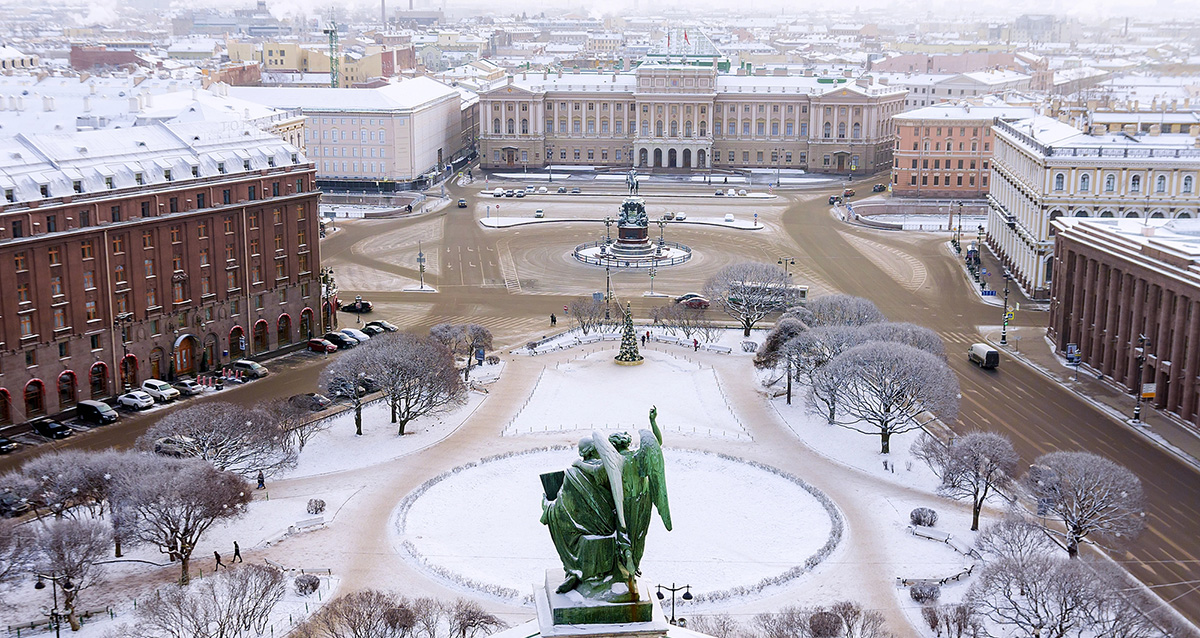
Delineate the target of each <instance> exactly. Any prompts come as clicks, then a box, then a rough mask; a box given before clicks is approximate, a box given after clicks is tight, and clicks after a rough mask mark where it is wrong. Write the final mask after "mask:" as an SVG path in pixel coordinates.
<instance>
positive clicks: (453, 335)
mask: <svg viewBox="0 0 1200 638" xmlns="http://www.w3.org/2000/svg"><path fill="white" fill-rule="evenodd" d="M429 336H430V337H433V338H434V339H436V340H437V342H438V343H440V344H442V346H444V347H445V348H446V349H447V350H449V351H450V352H458V351H459V350H462V344H463V340H464V339H466V336H467V335H466V333H465V332H464V331H463V324H453V323H439V324H437V325H435V326H433V327H432V328H430V329H429Z"/></svg>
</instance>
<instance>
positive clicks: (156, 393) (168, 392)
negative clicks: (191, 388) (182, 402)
mask: <svg viewBox="0 0 1200 638" xmlns="http://www.w3.org/2000/svg"><path fill="white" fill-rule="evenodd" d="M142 392H145V393H146V394H149V395H150V396H152V397H154V400H155V401H160V402H162V403H167V402H168V401H174V400H175V399H178V398H179V390H176V389H175V388H172V387H171V384H170V383H167V382H166V381H159V380H158V379H146V380H145V381H143V382H142Z"/></svg>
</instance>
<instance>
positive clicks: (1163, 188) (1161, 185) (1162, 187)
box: [1154, 175, 1167, 193]
mask: <svg viewBox="0 0 1200 638" xmlns="http://www.w3.org/2000/svg"><path fill="white" fill-rule="evenodd" d="M1154 192H1156V193H1165V192H1167V176H1166V175H1159V176H1158V177H1156V178H1154Z"/></svg>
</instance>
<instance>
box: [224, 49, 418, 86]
mask: <svg viewBox="0 0 1200 638" xmlns="http://www.w3.org/2000/svg"><path fill="white" fill-rule="evenodd" d="M226 49H227V50H228V51H229V60H230V61H231V62H258V63H259V64H262V67H263V72H265V73H271V72H278V73H329V48H328V46H327V45H320V44H296V43H292V42H263V43H255V42H238V41H236V40H229V41H228V42H226ZM415 66H416V62H415V57H414V56H413V54H412V48H411V47H393V46H387V45H371V46H368V47H367V48H366V53H365V54H361V55H360V54H356V53H345V52H343V53H342V56H341V60H340V64H339V73H340V79H341V85H342V86H349V85H351V84H353V83H355V82H365V81H366V80H369V79H371V78H379V77H385V78H386V77H393V76H395V75H397V73H398V72H399V71H401V70H403V69H411V68H413V67H415Z"/></svg>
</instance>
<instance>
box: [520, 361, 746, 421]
mask: <svg viewBox="0 0 1200 638" xmlns="http://www.w3.org/2000/svg"><path fill="white" fill-rule="evenodd" d="M611 345H614V347H613V348H606V349H603V350H600V351H598V352H592V353H590V354H588V353H581V355H580V357H579V358H576V359H575V360H572V361H569V362H565V363H558V364H555V365H554V366H553V367H547V368H546V369H545V370H544V371H542V373H541V376H540V377H539V378H538V381H537V384H536V385H535V386H534V389H533V392H532V394H531V395H530V397H529V399H528V400H527V401H526V404H525V406H524V407H523V408H522V409H521V411H520V412H519V413H518V414H517V415H516V416H515V417H514V418H513V420H512V421H511V422H510V423H509V424H508V426H507V427H505V428H504V434H505V435H507V436H515V435H519V434H531V433H540V432H563V431H569V430H578V431H580V432H583V433H586V432H591V431H592V430H616V429H622V430H624V429H631V428H642V427H649V421H648V418H647V414H648V413H649V411H650V406H652V405H656V406H658V413H659V421H658V424H659V427H661V428H662V429H663V431H664V433H665V434H666V436H667V437H668V439H669V438H670V435H671V434H688V435H700V436H710V437H717V438H724V439H733V440H735V441H749V440H750V434H749V433H748V432H747V431H746V429H745V428H744V427H742V424H741V423H740V422H739V421H738V418H737V416H736V415H734V413H733V412H732V411H731V410H730V409H729V404H728V402H727V400H726V399H725V393H724V392H723V391H722V389H721V383H720V381H719V379H718V378H717V375H716V373H715V372H714V371H713V369H712V368H709V367H705V366H703V365H701V364H698V363H695V362H693V361H690V360H687V359H683V358H681V357H676V356H672V355H670V354H667V353H663V352H657V351H654V350H649V349H644V350H642V351H641V352H642V355H643V356H644V357H645V358H646V361H645V363H643V364H642V365H638V366H619V365H616V364H615V363H613V356H614V355H615V354H616V348H615V344H611Z"/></svg>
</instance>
